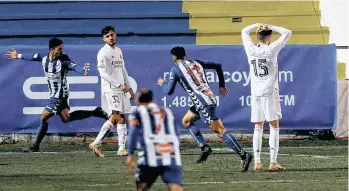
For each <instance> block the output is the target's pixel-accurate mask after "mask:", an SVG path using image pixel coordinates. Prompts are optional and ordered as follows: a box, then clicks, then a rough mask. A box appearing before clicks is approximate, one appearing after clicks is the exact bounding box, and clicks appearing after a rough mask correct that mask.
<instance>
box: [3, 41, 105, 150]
mask: <svg viewBox="0 0 349 191" xmlns="http://www.w3.org/2000/svg"><path fill="white" fill-rule="evenodd" d="M6 57H7V58H9V59H22V60H28V61H38V62H41V63H42V67H43V69H44V73H45V76H46V78H47V83H48V89H49V93H50V99H49V101H48V103H47V105H46V107H45V108H44V110H43V112H42V114H41V118H40V120H41V123H40V126H39V131H38V134H37V136H36V139H35V142H34V144H33V145H32V146H31V147H29V148H24V149H23V151H25V152H38V151H39V147H40V143H41V141H42V139H43V138H44V137H45V134H46V132H47V130H48V120H49V119H50V118H51V117H52V116H53V115H54V114H56V115H59V116H60V117H61V120H62V122H63V123H68V122H71V121H74V120H81V119H85V118H88V117H92V116H94V117H99V118H103V119H105V120H107V118H108V115H107V113H106V112H104V111H103V110H102V108H100V107H97V108H96V109H95V110H93V111H83V110H78V111H74V112H72V113H69V110H70V107H69V105H68V96H69V90H68V83H67V74H68V71H72V70H73V71H75V72H77V73H79V74H82V75H87V73H88V71H89V65H87V64H85V65H84V66H83V67H80V66H78V65H76V64H75V63H74V62H73V61H71V60H70V59H69V57H68V55H66V54H64V53H63V41H62V40H60V39H57V38H52V39H51V40H50V41H49V53H48V55H47V56H44V57H42V56H41V55H40V54H38V53H35V54H28V55H27V54H20V53H18V52H17V51H16V50H15V49H12V50H11V51H8V52H7V53H6Z"/></svg>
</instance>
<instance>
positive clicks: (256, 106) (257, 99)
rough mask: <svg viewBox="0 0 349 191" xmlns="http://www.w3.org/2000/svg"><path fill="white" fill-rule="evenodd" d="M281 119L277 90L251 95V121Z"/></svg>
mask: <svg viewBox="0 0 349 191" xmlns="http://www.w3.org/2000/svg"><path fill="white" fill-rule="evenodd" d="M280 119H282V114H281V107H280V96H279V91H278V90H274V92H273V93H272V94H271V95H268V96H251V122H252V123H257V122H264V121H268V122H269V121H275V120H280Z"/></svg>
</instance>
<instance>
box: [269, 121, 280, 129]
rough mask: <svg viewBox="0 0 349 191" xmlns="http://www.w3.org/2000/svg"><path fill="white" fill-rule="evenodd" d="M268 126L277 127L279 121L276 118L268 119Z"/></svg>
mask: <svg viewBox="0 0 349 191" xmlns="http://www.w3.org/2000/svg"><path fill="white" fill-rule="evenodd" d="M269 127H270V128H278V127H279V121H278V120H275V121H270V122H269Z"/></svg>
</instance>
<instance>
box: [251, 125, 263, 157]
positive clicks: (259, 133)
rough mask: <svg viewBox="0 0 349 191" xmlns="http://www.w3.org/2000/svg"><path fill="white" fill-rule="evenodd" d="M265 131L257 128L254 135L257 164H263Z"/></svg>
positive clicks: (254, 151)
mask: <svg viewBox="0 0 349 191" xmlns="http://www.w3.org/2000/svg"><path fill="white" fill-rule="evenodd" d="M262 140H263V129H262V128H255V129H254V133H253V153H254V161H255V163H258V162H261V152H262Z"/></svg>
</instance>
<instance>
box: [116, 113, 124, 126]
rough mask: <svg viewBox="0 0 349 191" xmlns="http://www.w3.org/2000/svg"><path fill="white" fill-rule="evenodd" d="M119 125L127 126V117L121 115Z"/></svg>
mask: <svg viewBox="0 0 349 191" xmlns="http://www.w3.org/2000/svg"><path fill="white" fill-rule="evenodd" d="M117 123H118V124H125V123H126V120H125V116H124V115H120V118H119V119H118V121H117Z"/></svg>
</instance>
